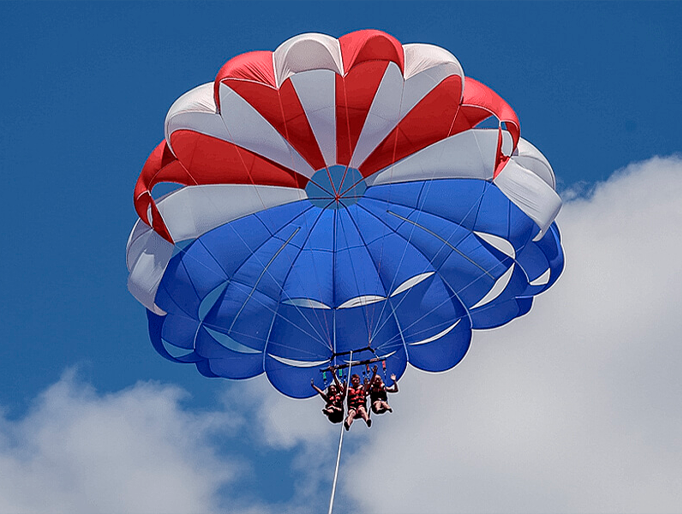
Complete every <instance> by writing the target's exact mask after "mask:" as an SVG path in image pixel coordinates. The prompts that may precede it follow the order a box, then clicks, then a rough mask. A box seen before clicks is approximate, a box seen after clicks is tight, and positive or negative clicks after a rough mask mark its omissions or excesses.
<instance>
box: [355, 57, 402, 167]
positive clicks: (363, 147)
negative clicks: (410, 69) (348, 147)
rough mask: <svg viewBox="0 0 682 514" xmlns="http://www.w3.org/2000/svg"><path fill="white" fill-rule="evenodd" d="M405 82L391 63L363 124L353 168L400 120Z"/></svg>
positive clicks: (365, 157) (398, 69)
mask: <svg viewBox="0 0 682 514" xmlns="http://www.w3.org/2000/svg"><path fill="white" fill-rule="evenodd" d="M404 83H405V82H404V80H403V74H402V73H401V71H400V68H398V66H397V65H396V64H395V63H393V62H391V63H389V65H388V67H387V68H386V71H385V72H384V76H383V78H382V79H381V83H380V84H379V88H378V89H377V92H376V94H375V95H374V100H373V101H372V105H371V107H370V109H369V112H368V113H367V118H366V119H365V124H364V125H363V126H362V131H361V132H360V137H359V138H358V142H357V144H356V146H355V151H354V152H353V157H352V158H351V161H350V166H351V167H352V168H358V167H359V166H360V164H362V162H363V161H364V160H365V159H367V157H368V156H369V155H370V154H371V153H372V151H373V150H374V149H375V148H376V147H377V146H378V145H379V143H381V142H382V141H383V140H384V139H385V138H386V136H387V135H388V134H390V132H391V130H393V129H394V128H395V126H396V125H397V124H398V122H399V121H400V119H401V112H400V111H401V109H400V104H401V101H402V96H403V86H404Z"/></svg>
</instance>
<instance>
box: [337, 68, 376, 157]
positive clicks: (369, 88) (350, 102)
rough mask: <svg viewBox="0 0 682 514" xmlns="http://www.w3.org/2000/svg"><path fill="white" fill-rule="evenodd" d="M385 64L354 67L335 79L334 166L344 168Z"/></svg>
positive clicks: (355, 142) (356, 140)
mask: <svg viewBox="0 0 682 514" xmlns="http://www.w3.org/2000/svg"><path fill="white" fill-rule="evenodd" d="M387 67H388V61H371V62H365V63H362V64H360V65H357V66H355V67H354V68H353V69H352V70H350V72H348V73H347V74H346V76H345V77H341V76H339V75H337V76H336V162H337V163H338V164H342V165H347V164H348V163H349V162H350V159H351V156H352V155H353V151H354V150H355V145H356V144H357V142H358V139H359V138H360V133H361V132H362V126H363V125H364V124H365V120H366V119H367V113H368V112H369V108H370V107H371V106H372V101H373V100H374V95H376V92H377V89H379V85H380V84H381V79H382V78H383V77H384V73H385V72H386V68H387Z"/></svg>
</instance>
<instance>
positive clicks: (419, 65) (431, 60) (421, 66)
mask: <svg viewBox="0 0 682 514" xmlns="http://www.w3.org/2000/svg"><path fill="white" fill-rule="evenodd" d="M403 52H404V55H405V79H409V78H411V77H414V76H415V75H418V74H419V73H421V72H423V71H427V70H430V69H431V68H441V67H442V68H445V69H448V73H447V75H445V76H448V75H459V76H460V77H462V80H464V71H463V70H462V65H461V64H460V63H459V61H458V60H457V58H456V57H455V56H454V55H452V54H451V53H450V52H448V51H447V50H446V49H445V48H441V47H439V46H435V45H427V44H424V43H413V44H409V45H403Z"/></svg>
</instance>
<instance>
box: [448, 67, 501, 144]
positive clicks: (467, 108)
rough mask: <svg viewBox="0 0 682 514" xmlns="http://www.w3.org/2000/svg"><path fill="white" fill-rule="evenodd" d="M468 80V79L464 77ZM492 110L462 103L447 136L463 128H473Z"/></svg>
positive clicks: (490, 113)
mask: <svg viewBox="0 0 682 514" xmlns="http://www.w3.org/2000/svg"><path fill="white" fill-rule="evenodd" d="M466 80H469V79H466ZM492 114H493V113H492V112H490V111H489V110H487V109H484V108H482V107H479V106H478V105H462V106H461V107H460V108H459V112H458V113H457V117H456V118H455V123H454V124H453V125H452V130H450V134H448V136H454V135H455V134H459V133H460V132H464V131H465V130H469V129H471V128H474V127H475V126H476V125H478V124H479V123H481V122H482V121H483V120H485V119H486V118H488V117H490V116H492Z"/></svg>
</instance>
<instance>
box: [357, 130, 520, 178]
mask: <svg viewBox="0 0 682 514" xmlns="http://www.w3.org/2000/svg"><path fill="white" fill-rule="evenodd" d="M502 134H503V139H508V140H509V143H508V144H509V145H511V144H512V141H511V136H510V135H509V133H508V132H503V133H502ZM497 136H498V131H497V130H488V129H471V130H467V131H465V132H461V133H459V134H455V135H454V136H450V137H448V138H446V139H442V140H441V141H438V142H436V143H434V144H432V145H430V146H427V147H426V148H424V149H422V150H420V151H418V152H416V153H413V154H412V155H409V156H407V157H405V158H404V159H403V160H401V161H398V162H397V163H395V164H392V165H390V166H388V167H387V168H385V169H384V170H382V171H379V172H377V173H375V174H374V175H372V176H370V177H368V178H367V179H366V182H367V185H368V186H371V185H379V184H391V183H395V182H410V181H414V180H429V179H439V178H478V179H483V180H490V179H492V178H493V173H494V171H495V157H496V155H497Z"/></svg>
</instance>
